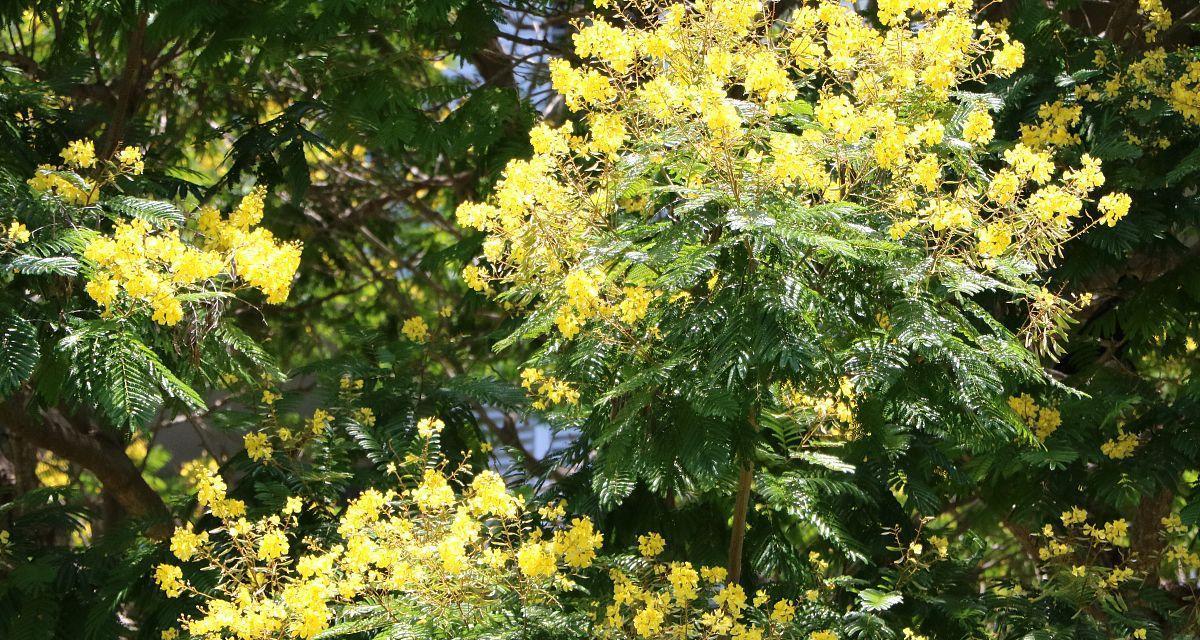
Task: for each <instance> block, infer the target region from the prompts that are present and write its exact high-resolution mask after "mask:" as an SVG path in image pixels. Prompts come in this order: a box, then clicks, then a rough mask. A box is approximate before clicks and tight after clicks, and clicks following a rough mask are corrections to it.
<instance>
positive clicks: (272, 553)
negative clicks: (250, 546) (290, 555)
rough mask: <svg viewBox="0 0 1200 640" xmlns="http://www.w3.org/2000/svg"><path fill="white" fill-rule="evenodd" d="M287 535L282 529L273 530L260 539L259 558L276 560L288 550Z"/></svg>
mask: <svg viewBox="0 0 1200 640" xmlns="http://www.w3.org/2000/svg"><path fill="white" fill-rule="evenodd" d="M288 548H289V547H288V540H287V536H285V535H284V534H283V532H282V531H278V530H272V531H268V532H267V533H266V534H265V535H263V537H262V539H261V540H259V541H258V559H259V560H275V559H276V558H279V557H281V556H284V555H286V554H287V552H288Z"/></svg>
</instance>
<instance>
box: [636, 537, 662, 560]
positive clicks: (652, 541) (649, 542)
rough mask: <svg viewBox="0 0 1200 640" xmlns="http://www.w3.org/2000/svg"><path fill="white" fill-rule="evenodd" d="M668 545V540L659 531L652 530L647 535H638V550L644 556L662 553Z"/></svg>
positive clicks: (650, 556) (651, 556)
mask: <svg viewBox="0 0 1200 640" xmlns="http://www.w3.org/2000/svg"><path fill="white" fill-rule="evenodd" d="M666 546H667V541H666V540H663V537H662V536H660V535H658V533H655V532H651V533H648V534H646V535H641V536H638V552H640V553H641V554H642V557H643V558H653V557H654V556H657V555H658V554H660V553H662V551H663V549H665V548H666Z"/></svg>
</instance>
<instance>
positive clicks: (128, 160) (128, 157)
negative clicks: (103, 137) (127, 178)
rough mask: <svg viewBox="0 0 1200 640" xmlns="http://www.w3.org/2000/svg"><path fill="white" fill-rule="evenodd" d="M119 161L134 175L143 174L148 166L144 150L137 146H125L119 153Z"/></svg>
mask: <svg viewBox="0 0 1200 640" xmlns="http://www.w3.org/2000/svg"><path fill="white" fill-rule="evenodd" d="M117 162H118V163H119V164H120V165H121V166H122V167H123V168H124V169H126V170H127V171H129V172H130V173H132V174H133V175H135V176H136V175H141V173H142V171H144V170H145V168H146V163H145V162H144V161H143V160H142V150H141V149H138V148H137V147H125V148H124V149H121V151H120V152H119V153H117Z"/></svg>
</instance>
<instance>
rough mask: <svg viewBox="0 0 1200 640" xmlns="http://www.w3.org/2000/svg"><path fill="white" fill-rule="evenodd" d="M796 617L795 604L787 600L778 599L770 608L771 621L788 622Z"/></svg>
mask: <svg viewBox="0 0 1200 640" xmlns="http://www.w3.org/2000/svg"><path fill="white" fill-rule="evenodd" d="M795 619H796V606H795V605H793V604H792V603H791V602H790V601H788V600H779V601H778V602H776V603H775V606H774V607H772V608H771V621H772V622H776V623H779V624H788V623H790V622H791V621H792V620H795Z"/></svg>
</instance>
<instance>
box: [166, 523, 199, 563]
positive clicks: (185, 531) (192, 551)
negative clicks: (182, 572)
mask: <svg viewBox="0 0 1200 640" xmlns="http://www.w3.org/2000/svg"><path fill="white" fill-rule="evenodd" d="M207 543H208V532H207V531H201V532H200V533H198V534H197V533H195V532H194V531H192V530H191V528H189V527H179V528H178V529H176V530H175V535H173V536H171V553H173V554H175V557H176V558H179V559H180V560H182V561H184V562H187V561H188V560H191V559H192V557H193V556H195V555H196V552H197V551H199V550H200V548H201V547H202V546H204V545H205V544H207Z"/></svg>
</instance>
